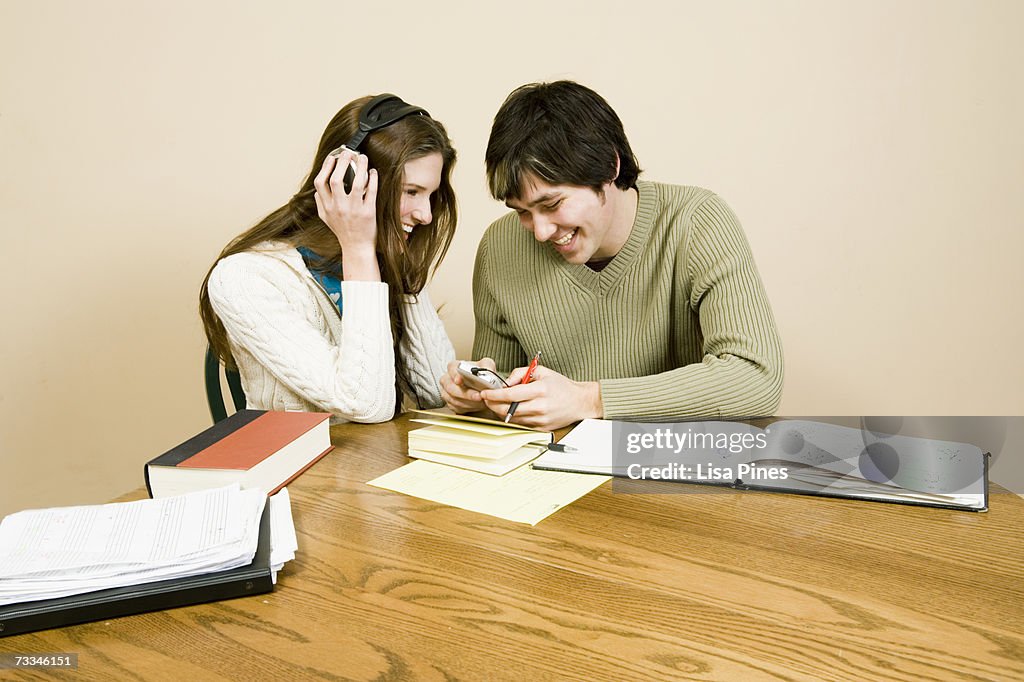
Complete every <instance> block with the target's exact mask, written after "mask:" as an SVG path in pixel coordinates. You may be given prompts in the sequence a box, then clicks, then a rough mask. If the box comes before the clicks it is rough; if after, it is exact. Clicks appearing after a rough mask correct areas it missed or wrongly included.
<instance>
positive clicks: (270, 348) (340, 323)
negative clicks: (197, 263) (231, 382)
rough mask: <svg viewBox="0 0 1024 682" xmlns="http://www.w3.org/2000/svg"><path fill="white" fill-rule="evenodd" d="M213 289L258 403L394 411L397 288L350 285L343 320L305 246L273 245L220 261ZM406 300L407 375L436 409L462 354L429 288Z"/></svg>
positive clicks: (362, 414)
mask: <svg viewBox="0 0 1024 682" xmlns="http://www.w3.org/2000/svg"><path fill="white" fill-rule="evenodd" d="M208 291H209V294H210V303H211V304H212V305H213V309H214V311H215V312H216V313H217V316H218V317H219V318H220V320H221V322H222V323H223V324H224V328H225V329H226V330H227V334H228V339H229V341H230V343H231V352H232V355H233V356H234V358H235V362H236V363H237V364H238V371H239V374H240V375H241V379H242V388H243V389H244V390H245V396H246V403H247V406H248V407H250V408H253V409H261V410H304V411H311V412H330V413H331V414H332V415H334V417H333V418H332V422H342V421H354V422H381V421H387V420H388V419H391V417H392V416H393V415H394V408H395V363H394V351H393V341H392V336H391V324H390V320H389V318H388V315H389V312H388V310H389V309H388V285H387V284H384V283H381V282H342V284H341V291H342V294H341V295H342V310H343V311H344V317H342V316H341V315H339V314H338V309H337V307H336V306H335V305H334V302H333V301H331V299H330V298H329V297H328V295H327V292H326V291H324V289H323V288H322V287H321V286H320V285H319V284H318V283H317V282H316V280H314V279H313V277H312V275H310V274H309V271H308V270H307V269H306V265H305V263H304V262H303V260H302V256H301V255H300V254H299V252H298V251H296V250H295V249H294V248H292V247H291V246H289V245H287V244H284V243H280V242H265V243H263V244H260V245H259V246H257V247H255V248H253V249H251V250H249V251H246V252H244V253H239V254H235V255H233V256H228V257H227V258H224V259H223V260H221V261H220V262H219V263H217V265H216V267H214V269H213V272H212V273H211V274H210V280H209V284H208ZM403 298H404V300H403V302H402V305H401V311H402V316H403V320H404V323H405V334H404V337H403V339H402V342H401V347H400V348H399V352H400V353H401V355H402V358H403V360H404V364H405V366H406V368H407V372H408V376H407V377H406V378H407V379H408V381H409V384H410V386H412V388H413V390H414V391H415V393H416V396H415V397H416V400H417V402H418V403H419V404H420V406H421V407H436V406H439V405H441V404H442V400H441V394H440V389H439V387H438V379H439V378H440V377H441V375H442V374H444V373H445V371H447V366H448V363H449V362H450V361H451V360H453V359H454V358H455V351H454V349H453V348H452V344H451V341H450V340H449V339H448V335H447V334H446V333H445V330H444V325H443V324H442V323H441V320H440V318H439V317H438V316H437V312H436V311H435V310H434V308H433V306H432V305H431V303H430V299H429V297H428V296H427V294H426V291H423V292H421V293H420V294H419V295H418V296H416V297H413V296H409V295H403Z"/></svg>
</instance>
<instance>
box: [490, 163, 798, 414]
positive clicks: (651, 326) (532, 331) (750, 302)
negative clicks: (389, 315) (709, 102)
mask: <svg viewBox="0 0 1024 682" xmlns="http://www.w3.org/2000/svg"><path fill="white" fill-rule="evenodd" d="M638 189H639V193H640V196H639V201H638V205H637V214H636V220H635V221H634V223H633V230H632V232H631V233H630V236H629V239H628V240H627V241H626V243H625V245H623V247H622V249H621V250H620V251H619V253H618V254H617V255H616V256H615V258H614V259H612V261H611V262H610V263H609V264H608V265H607V267H605V268H604V269H603V270H601V271H600V272H594V271H593V270H591V269H590V268H588V267H587V266H585V265H573V264H570V263H567V262H566V261H565V260H564V259H563V258H562V257H561V256H560V255H559V254H558V253H557V252H556V251H555V250H554V249H553V248H552V247H551V245H550V244H546V243H540V242H538V241H537V240H536V239H534V237H533V234H532V233H531V232H529V231H527V230H524V229H523V227H522V226H521V225H520V223H519V219H518V217H517V216H516V214H515V213H510V214H508V215H506V216H504V217H502V218H500V219H499V220H497V221H495V222H494V223H493V224H492V225H491V226H490V228H488V230H487V232H486V233H485V234H484V237H483V240H482V241H481V243H480V247H479V250H478V251H477V257H476V269H475V271H474V275H473V298H474V311H475V314H476V337H475V340H474V344H473V357H474V358H481V357H492V358H494V360H495V362H496V363H497V365H498V369H499V370H500V371H502V372H503V373H507V372H509V371H510V370H512V369H513V368H515V367H521V366H524V365H526V364H527V362H528V361H529V358H530V357H532V356H533V354H534V353H535V352H537V351H543V355H542V363H541V364H543V365H544V366H546V367H550V368H551V369H554V370H555V371H557V372H560V373H561V374H564V375H565V376H567V377H569V378H571V379H575V380H577V381H599V382H600V385H601V400H602V403H603V405H604V416H605V418H606V419H624V420H668V419H675V418H690V417H706V418H718V417H733V418H739V417H752V416H759V415H769V414H772V413H773V412H774V411H775V409H776V408H777V407H778V404H779V399H780V398H781V395H782V347H781V344H780V342H779V336H778V333H777V332H776V330H775V322H774V320H773V318H772V311H771V307H770V306H769V304H768V297H767V296H766V295H765V291H764V287H763V285H762V284H761V278H760V276H759V275H758V273H757V268H756V266H755V265H754V259H753V256H752V255H751V252H750V247H749V245H748V244H747V240H746V237H745V236H744V234H743V230H742V228H741V227H740V224H739V221H738V220H737V219H736V216H735V215H733V213H732V211H731V210H730V209H729V207H728V206H726V204H725V203H724V202H723V201H722V200H721V199H720V198H719V197H718V196H716V195H715V194H713V193H712V192H709V191H707V190H705V189H700V188H698V187H680V186H674V185H663V184H660V183H655V182H639V183H638Z"/></svg>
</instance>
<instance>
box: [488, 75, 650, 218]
mask: <svg viewBox="0 0 1024 682" xmlns="http://www.w3.org/2000/svg"><path fill="white" fill-rule="evenodd" d="M616 160H618V163H619V172H618V175H616V174H615V165H616ZM484 161H485V163H486V165H487V184H488V187H489V189H490V191H491V195H492V196H494V198H495V199H497V200H499V201H504V200H506V199H508V198H509V197H513V198H518V197H519V196H521V195H522V191H523V182H524V176H525V175H527V174H532V175H535V176H536V177H538V178H539V179H541V180H543V181H544V182H547V183H549V184H552V185H578V186H581V187H589V188H591V189H592V190H594V191H595V192H597V193H598V194H601V193H602V187H603V186H604V185H605V183H607V182H610V181H611V180H613V179H614V180H615V186H616V187H618V188H620V189H629V188H630V187H633V186H635V185H636V178H637V176H638V175H639V174H640V168H639V166H638V164H637V160H636V156H634V155H633V150H632V149H630V147H629V141H628V140H627V139H626V132H625V131H624V130H623V129H622V121H620V120H619V117H618V115H617V114H616V113H615V111H614V110H612V108H611V107H610V106H609V105H608V102H606V101H605V100H604V98H603V97H601V96H600V95H599V94H597V93H596V92H594V91H593V90H591V89H590V88H587V87H584V86H582V85H580V84H579V83H574V82H572V81H556V82H554V83H530V84H529V85H523V86H521V87H519V88H516V89H515V90H513V91H512V94H510V95H509V96H508V98H507V99H506V100H505V102H504V104H502V105H501V108H500V109H498V113H497V114H496V115H495V117H494V125H493V126H491V137H490V139H489V140H488V142H487V153H486V154H485V156H484Z"/></svg>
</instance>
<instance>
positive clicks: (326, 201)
mask: <svg viewBox="0 0 1024 682" xmlns="http://www.w3.org/2000/svg"><path fill="white" fill-rule="evenodd" d="M352 161H355V164H356V170H355V178H354V179H353V180H352V189H351V191H349V192H346V191H345V181H344V178H345V171H346V170H348V168H349V164H350V163H352ZM368 163H369V160H368V159H367V158H366V156H365V155H364V154H357V153H356V152H353V151H351V150H349V149H343V150H342V151H341V153H340V154H338V155H337V156H334V155H333V154H329V155H328V156H327V158H326V159H324V165H323V167H321V169H320V172H319V173H318V174H317V176H316V179H314V180H313V186H314V187H315V188H316V192H314V194H313V198H314V199H315V201H316V213H317V215H318V216H320V220H322V221H324V223H326V224H327V227H329V228H330V229H331V232H333V233H334V235H335V236H336V237H337V238H338V243H339V244H340V245H341V260H342V266H341V267H342V274H343V276H344V278H345V279H346V280H370V281H377V282H379V281H380V269H379V267H378V265H377V171H376V170H374V169H372V168H371V169H369V170H368V169H367V165H368Z"/></svg>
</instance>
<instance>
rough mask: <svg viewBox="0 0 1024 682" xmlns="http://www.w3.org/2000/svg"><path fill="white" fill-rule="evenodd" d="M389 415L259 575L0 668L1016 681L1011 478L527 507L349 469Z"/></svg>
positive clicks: (1018, 653)
mask: <svg viewBox="0 0 1024 682" xmlns="http://www.w3.org/2000/svg"><path fill="white" fill-rule="evenodd" d="M409 426H410V424H409V422H408V420H407V419H399V420H396V421H395V422H390V423H387V424H381V425H375V426H365V425H344V426H338V427H334V428H332V440H333V442H334V444H335V445H336V449H335V450H334V451H333V452H331V453H329V454H328V455H327V456H326V457H324V458H323V459H322V460H321V461H320V462H319V463H318V464H316V465H315V466H314V467H313V468H311V469H310V470H309V471H307V472H306V473H305V474H303V475H302V476H301V477H300V478H299V479H297V480H296V481H295V482H293V484H292V485H291V486H289V490H290V492H291V496H292V504H293V513H294V517H295V523H296V530H297V532H298V535H299V552H298V555H297V558H296V559H295V561H293V562H291V563H289V564H287V565H286V567H285V569H284V570H283V571H282V573H281V574H280V575H279V578H278V585H277V589H276V591H275V592H273V593H271V594H266V595H258V596H253V597H247V598H242V599H235V600H231V601H226V602H220V603H214V604H205V605H201V606H193V607H187V608H180V609H173V610H170V611H163V612H157V613H150V614H142V615H138V616H131V617H126V618H120V619H115V620H109V621H101V622H96V623H89V624H84V625H78V626H74V627H67V628H61V629H57V630H50V631H46V632H40V633H33V634H27V635H19V636H15V637H8V638H3V639H0V653H12V652H17V653H24V654H39V653H77V654H78V660H79V667H78V669H77V670H73V671H60V670H52V669H45V670H44V669H36V670H10V669H8V670H0V678H8V677H10V678H12V679H75V680H83V679H84V680H107V679H142V680H150V679H188V680H207V679H210V680H262V679H277V680H294V679H329V680H334V679H341V680H349V679H353V680H406V679H410V680H411V679H422V680H577V679H579V680H583V679H586V680H678V679H694V680H744V681H746V680H873V679H878V680H1014V679H1016V680H1020V679H1024V570H1022V562H1024V532H1022V522H1024V500H1022V499H1021V498H1019V497H1018V496H1016V495H1011V494H1008V493H1000V492H999V489H998V488H997V489H996V491H995V493H994V494H993V495H992V498H991V511H989V512H988V513H984V514H977V513H969V512H957V511H947V510H941V509H927V508H916V507H908V506H902V505H893V504H880V503H872V502H855V501H848V500H829V499H824V498H812V497H804V496H796V495H784V494H773V493H759V492H752V491H745V492H736V491H732V490H721V489H715V488H707V487H701V486H688V485H678V484H660V485H655V484H648V485H647V486H646V487H645V488H644V490H643V492H640V493H628V492H623V487H622V486H616V487H614V489H613V486H612V485H611V484H610V483H607V484H605V485H603V486H601V487H600V488H598V489H597V490H595V491H594V492H593V493H591V494H589V495H587V496H585V497H584V498H582V499H581V500H579V501H577V502H575V503H573V504H572V505H570V506H569V507H567V508H565V509H562V510H560V511H558V512H556V513H555V514H554V515H553V516H551V517H549V518H548V519H546V520H544V521H542V522H541V523H540V524H538V525H537V526H535V527H530V526H526V525H522V524H516V523H511V522H507V521H503V520H500V519H496V518H491V517H488V516H483V515H480V514H474V513H471V512H466V511H462V510H459V509H455V508H451V507H446V506H443V505H440V504H437V503H434V502H428V501H425V500H419V499H416V498H412V497H407V496H403V495H399V494H396V493H392V492H389V491H386V490H381V489H378V488H374V487H371V486H367V485H366V481H368V480H371V479H373V478H374V477H376V476H379V475H380V474H383V473H386V472H387V471H390V470H392V469H394V468H395V467H396V466H399V465H401V464H403V463H405V462H406V461H407V460H406V458H405V455H404V452H405V439H406V433H407V431H408V429H409ZM138 495H139V492H138V491H137V492H136V493H134V494H133V496H134V497H138Z"/></svg>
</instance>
